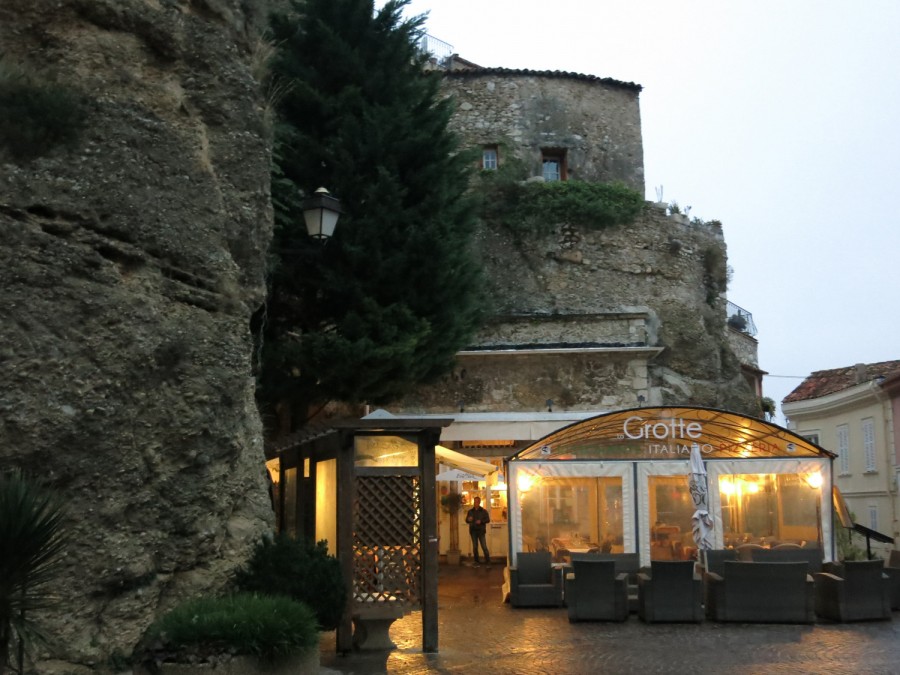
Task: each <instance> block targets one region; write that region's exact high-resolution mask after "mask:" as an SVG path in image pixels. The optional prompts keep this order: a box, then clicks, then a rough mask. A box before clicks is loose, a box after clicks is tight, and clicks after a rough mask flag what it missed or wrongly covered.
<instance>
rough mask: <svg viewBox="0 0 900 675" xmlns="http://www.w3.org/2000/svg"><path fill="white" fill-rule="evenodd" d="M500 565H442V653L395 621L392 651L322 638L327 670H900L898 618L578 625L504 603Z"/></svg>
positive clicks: (365, 673)
mask: <svg viewBox="0 0 900 675" xmlns="http://www.w3.org/2000/svg"><path fill="white" fill-rule="evenodd" d="M502 580H503V567H502V565H495V566H491V567H489V568H484V567H481V568H477V569H473V568H471V567H455V568H450V567H441V577H440V582H439V594H438V595H439V605H438V606H439V610H438V617H439V626H440V629H439V630H440V633H439V648H440V651H439V652H438V653H437V654H424V653H423V652H422V615H421V613H420V612H414V613H413V614H410V615H408V616H406V617H404V618H403V619H401V620H399V621H397V622H395V623H394V625H393V627H392V628H391V638H392V639H393V641H394V642H395V643H396V644H397V649H395V650H392V651H390V652H377V653H362V652H355V653H352V654H349V655H347V656H342V655H338V654H336V653H335V648H334V645H335V642H334V634H333V633H328V634H325V635H323V637H322V641H321V650H322V654H321V656H322V666H323V668H322V673H333V674H334V675H338V674H340V675H375V674H379V673H412V674H415V673H497V674H498V675H505V674H507V673H508V674H513V673H516V674H520V673H521V674H527V675H531V674H532V673H534V674H541V673H547V674H548V675H551V674H552V675H563V674H568V673H572V674H579V675H580V674H582V673H615V674H616V675H618V674H623V675H624V674H629V673H636V674H637V673H640V674H644V673H675V674H678V673H685V674H686V675H688V674H689V675H703V674H704V673H715V674H716V675H729V674H732V673H734V674H737V673H740V674H747V673H766V675H768V674H770V673H776V674H777V673H785V674H787V673H791V674H806V673H809V674H816V675H819V674H821V673H829V674H831V673H834V674H843V673H847V674H853V675H856V674H859V673H866V674H873V675H875V674H878V675H880V674H885V675H887V674H896V673H900V615H898V614H897V613H895V615H894V620H893V621H878V622H862V623H849V624H833V623H825V622H821V623H816V624H814V625H795V624H722V623H714V622H709V621H707V622H704V623H701V624H651V625H648V624H645V623H643V622H642V621H640V620H639V619H638V618H637V615H634V614H632V615H631V616H630V617H629V619H628V620H627V621H626V622H624V623H578V624H570V623H569V622H568V618H567V615H566V610H565V608H561V609H514V608H512V607H510V606H509V605H508V604H503V603H502V602H501V593H500V585H501V583H502Z"/></svg>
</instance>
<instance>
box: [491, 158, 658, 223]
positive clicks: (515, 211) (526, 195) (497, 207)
mask: <svg viewBox="0 0 900 675" xmlns="http://www.w3.org/2000/svg"><path fill="white" fill-rule="evenodd" d="M482 173H483V174H484V173H488V172H482ZM478 187H479V192H480V193H481V198H482V199H481V204H482V206H481V213H482V216H483V217H484V218H485V219H487V220H491V221H495V222H499V223H500V224H502V225H504V226H506V227H508V228H509V229H510V230H512V231H513V232H520V233H529V232H531V233H547V232H550V231H551V230H552V229H553V227H554V226H556V225H557V224H559V223H563V222H564V223H568V224H570V225H580V226H582V227H585V228H588V229H593V230H598V229H602V228H605V227H612V226H615V225H625V224H628V223H631V222H634V219H635V218H636V217H637V216H638V214H639V213H640V212H641V210H642V209H643V208H644V198H643V196H641V195H640V194H639V193H637V192H635V191H634V190H632V189H631V188H629V187H627V186H626V185H623V184H621V183H589V182H586V181H576V180H571V181H555V182H550V183H543V182H534V183H528V182H526V183H522V182H517V181H512V180H505V179H502V178H494V177H492V176H484V177H483V180H482V182H481V184H480V185H479V186H478Z"/></svg>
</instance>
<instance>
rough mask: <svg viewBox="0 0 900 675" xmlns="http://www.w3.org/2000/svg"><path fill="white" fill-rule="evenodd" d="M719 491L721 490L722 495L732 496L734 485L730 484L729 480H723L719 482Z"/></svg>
mask: <svg viewBox="0 0 900 675" xmlns="http://www.w3.org/2000/svg"><path fill="white" fill-rule="evenodd" d="M719 490H721V492H722V494H723V495H728V496H729V497H730V496H731V495H733V494H734V483H733V482H731V479H730V478H724V479H722V480H721V481H719Z"/></svg>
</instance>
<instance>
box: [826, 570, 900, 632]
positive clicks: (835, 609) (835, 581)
mask: <svg viewBox="0 0 900 675" xmlns="http://www.w3.org/2000/svg"><path fill="white" fill-rule="evenodd" d="M830 569H832V570H833V573H829V572H821V573H819V574H817V575H816V614H818V615H819V616H820V617H822V618H823V619H830V620H831V621H867V620H872V619H890V618H891V589H890V581H889V579H888V576H887V575H886V574H885V573H884V569H885V568H884V563H883V562H882V561H881V560H854V561H845V562H843V563H841V564H840V565H833V566H831V567H830Z"/></svg>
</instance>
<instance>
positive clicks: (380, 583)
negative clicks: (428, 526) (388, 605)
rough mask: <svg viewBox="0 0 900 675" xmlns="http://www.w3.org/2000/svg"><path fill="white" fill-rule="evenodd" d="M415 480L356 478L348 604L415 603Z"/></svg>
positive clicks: (418, 555) (418, 557) (418, 554)
mask: <svg viewBox="0 0 900 675" xmlns="http://www.w3.org/2000/svg"><path fill="white" fill-rule="evenodd" d="M419 506H420V504H419V479H418V478H417V477H415V476H357V478H356V494H355V499H354V501H353V524H354V527H353V566H354V588H355V593H354V601H355V602H357V603H367V604H368V603H372V602H386V601H391V602H396V603H400V604H404V605H408V606H409V607H410V608H413V607H418V606H420V603H421V597H422V594H421V588H420V584H421V571H422V549H421V523H420V520H419V518H420V509H419Z"/></svg>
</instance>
